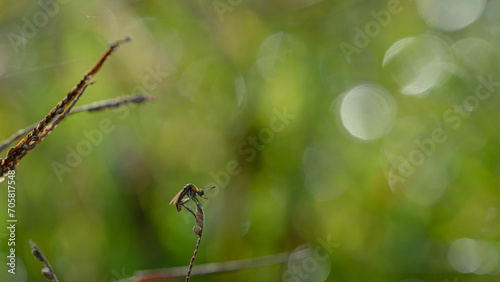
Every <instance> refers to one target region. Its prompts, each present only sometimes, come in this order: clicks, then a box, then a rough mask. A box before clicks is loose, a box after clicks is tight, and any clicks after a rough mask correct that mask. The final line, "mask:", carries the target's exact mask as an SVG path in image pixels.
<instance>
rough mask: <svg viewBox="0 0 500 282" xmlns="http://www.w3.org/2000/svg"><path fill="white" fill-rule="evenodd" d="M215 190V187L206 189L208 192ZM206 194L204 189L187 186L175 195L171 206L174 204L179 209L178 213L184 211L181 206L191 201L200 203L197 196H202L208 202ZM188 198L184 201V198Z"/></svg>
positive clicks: (192, 185)
mask: <svg viewBox="0 0 500 282" xmlns="http://www.w3.org/2000/svg"><path fill="white" fill-rule="evenodd" d="M214 188H215V186H213V187H210V188H208V189H205V190H206V191H208V190H210V189H214ZM204 194H205V191H203V189H199V188H198V187H196V185H194V184H186V185H185V186H184V188H182V189H181V190H180V191H179V192H178V193H177V195H175V197H174V198H173V199H172V201H170V204H169V205H171V204H174V205H175V207H176V208H177V211H178V212H180V211H181V209H182V207H181V205H184V204H185V203H187V202H188V201H189V200H193V201H195V202H197V203H198V202H199V201H198V198H196V196H200V197H202V198H203V199H205V200H208V199H207V198H205V197H203V195H204ZM186 196H187V197H188V198H187V199H184V197H186Z"/></svg>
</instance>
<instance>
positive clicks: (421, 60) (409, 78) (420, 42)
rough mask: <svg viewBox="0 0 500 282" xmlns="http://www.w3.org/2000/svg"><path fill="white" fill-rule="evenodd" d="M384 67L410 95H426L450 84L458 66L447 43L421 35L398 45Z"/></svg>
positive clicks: (400, 41)
mask: <svg viewBox="0 0 500 282" xmlns="http://www.w3.org/2000/svg"><path fill="white" fill-rule="evenodd" d="M382 67H383V68H384V69H385V70H387V71H389V72H390V74H391V76H392V78H393V79H394V81H395V82H396V83H397V84H398V85H399V86H400V87H401V88H400V91H401V93H403V94H406V95H416V94H421V93H424V92H426V91H428V90H430V89H432V88H434V87H436V86H439V85H441V84H442V83H444V82H446V81H447V80H448V78H449V76H450V71H451V70H453V68H454V64H453V59H452V56H451V55H450V48H449V46H448V44H447V43H446V42H444V41H443V40H441V39H440V38H438V37H437V36H434V35H428V34H424V35H418V36H415V37H408V38H404V39H401V40H398V41H397V42H395V43H394V44H393V45H392V46H391V47H390V48H389V49H388V50H387V51H386V53H385V55H384V60H383V62H382Z"/></svg>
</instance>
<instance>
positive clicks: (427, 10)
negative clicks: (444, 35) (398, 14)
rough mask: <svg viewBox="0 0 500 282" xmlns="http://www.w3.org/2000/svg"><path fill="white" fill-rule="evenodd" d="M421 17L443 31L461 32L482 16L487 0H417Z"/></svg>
mask: <svg viewBox="0 0 500 282" xmlns="http://www.w3.org/2000/svg"><path fill="white" fill-rule="evenodd" d="M416 4H417V8H418V12H419V14H420V17H421V18H422V19H423V20H424V21H425V22H426V23H427V25H429V26H431V27H434V28H436V29H439V30H442V31H447V32H450V31H457V30H461V29H463V28H465V27H467V26H468V25H470V24H471V23H473V22H474V21H476V20H477V19H478V18H479V17H480V16H481V14H482V12H483V10H484V7H485V4H486V1H485V0H417V1H416Z"/></svg>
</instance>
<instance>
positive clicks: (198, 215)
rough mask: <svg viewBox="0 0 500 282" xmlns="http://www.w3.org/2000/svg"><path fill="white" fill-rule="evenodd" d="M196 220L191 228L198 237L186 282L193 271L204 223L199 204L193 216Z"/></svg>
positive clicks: (198, 203)
mask: <svg viewBox="0 0 500 282" xmlns="http://www.w3.org/2000/svg"><path fill="white" fill-rule="evenodd" d="M194 218H195V219H196V226H194V227H193V232H194V233H195V234H196V235H198V241H196V247H195V249H194V253H193V257H191V261H190V262H189V267H188V272H187V275H186V282H189V279H191V270H193V265H194V260H195V259H196V255H197V254H198V248H199V247H200V242H201V235H202V234H203V223H204V222H205V214H204V213H203V207H202V206H201V204H200V202H198V201H197V203H196V214H195V215H194Z"/></svg>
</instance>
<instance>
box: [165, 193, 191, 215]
mask: <svg viewBox="0 0 500 282" xmlns="http://www.w3.org/2000/svg"><path fill="white" fill-rule="evenodd" d="M186 193H187V192H186V189H181V190H180V191H179V192H178V193H177V195H175V197H174V198H173V199H172V201H170V204H169V205H171V204H174V205H175V206H176V207H177V211H180V210H181V200H182V198H184V196H186Z"/></svg>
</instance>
